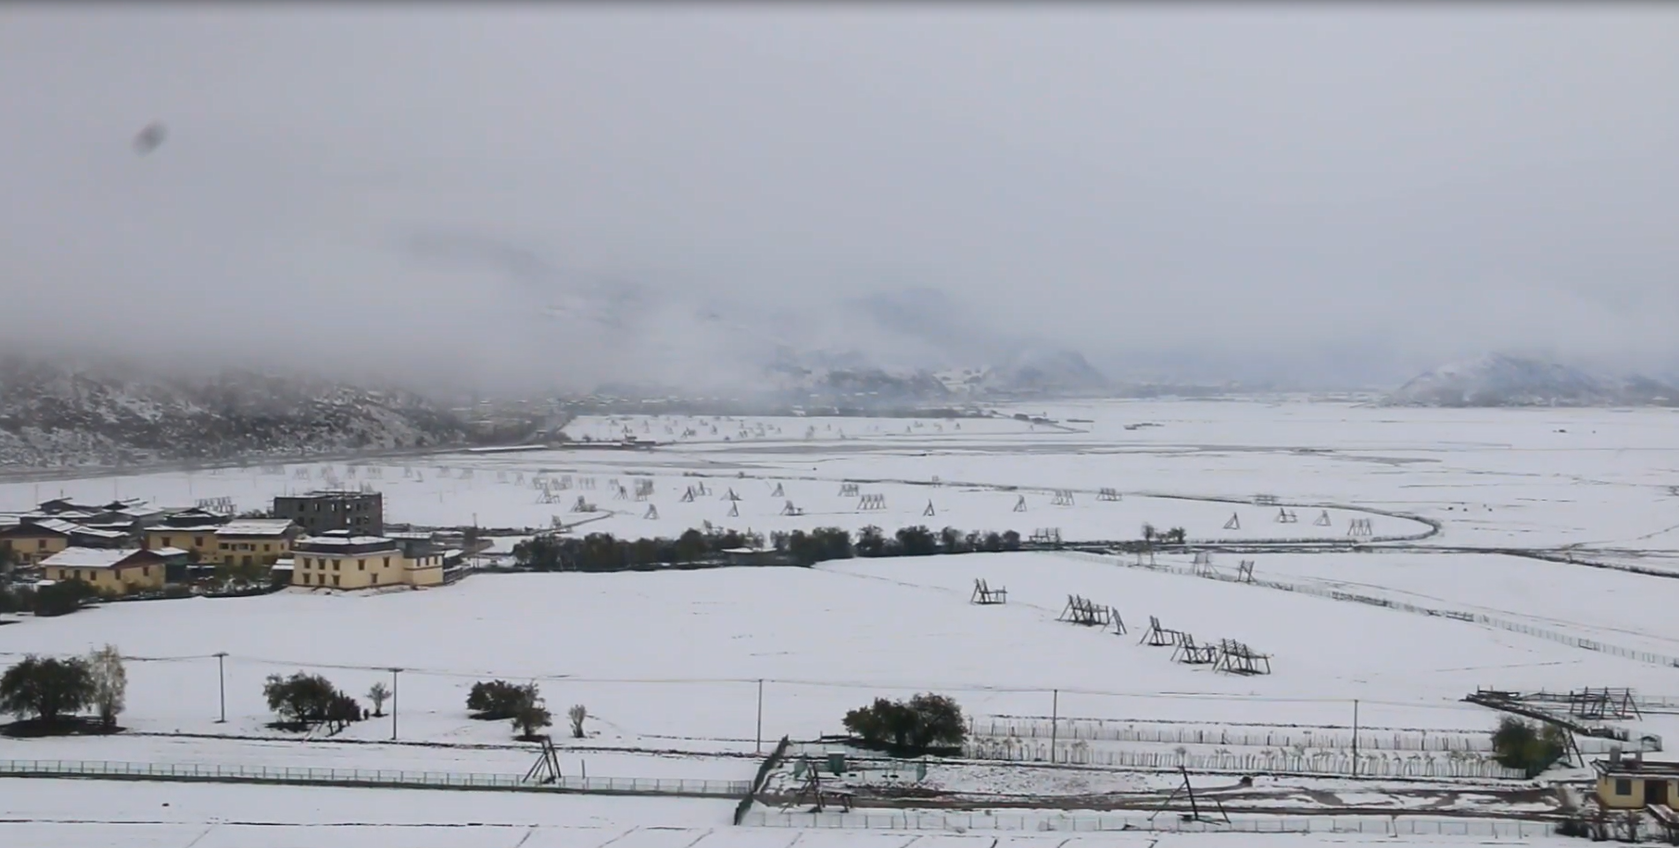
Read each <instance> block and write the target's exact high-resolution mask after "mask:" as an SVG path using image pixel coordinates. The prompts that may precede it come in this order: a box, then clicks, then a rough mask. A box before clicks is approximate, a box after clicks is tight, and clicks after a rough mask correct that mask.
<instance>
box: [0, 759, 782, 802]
mask: <svg viewBox="0 0 1679 848" xmlns="http://www.w3.org/2000/svg"><path fill="white" fill-rule="evenodd" d="M0 776H9V777H109V778H117V779H132V780H179V781H208V782H225V783H305V784H323V783H330V784H342V785H345V786H356V785H362V786H406V787H416V788H432V789H509V790H512V789H521V790H532V791H543V790H547V791H558V792H623V793H638V794H649V795H654V794H658V795H705V796H717V797H726V798H738V797H740V796H742V795H745V794H746V793H747V792H748V791H750V790H751V788H752V783H751V781H746V780H686V779H672V778H645V777H563V778H561V779H560V780H559V782H557V783H532V782H528V781H526V780H524V779H523V777H522V776H521V775H513V774H481V773H471V772H444V771H396V770H385V769H378V770H375V769H326V768H269V767H266V766H224V765H195V764H191V763H125V762H112V761H108V760H0Z"/></svg>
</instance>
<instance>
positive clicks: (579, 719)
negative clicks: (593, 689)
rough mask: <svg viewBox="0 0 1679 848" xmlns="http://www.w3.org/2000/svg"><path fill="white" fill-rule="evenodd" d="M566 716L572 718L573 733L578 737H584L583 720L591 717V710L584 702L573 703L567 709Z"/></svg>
mask: <svg viewBox="0 0 1679 848" xmlns="http://www.w3.org/2000/svg"><path fill="white" fill-rule="evenodd" d="M566 718H569V719H571V735H572V736H573V737H575V738H577V739H582V738H583V722H584V721H585V720H587V719H588V718H589V710H588V708H587V707H585V706H583V705H582V704H572V705H571V709H569V710H567V711H566Z"/></svg>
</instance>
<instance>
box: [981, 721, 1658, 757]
mask: <svg viewBox="0 0 1679 848" xmlns="http://www.w3.org/2000/svg"><path fill="white" fill-rule="evenodd" d="M1051 722H1052V719H1050V718H1038V717H1004V716H997V717H983V718H982V717H978V716H976V717H974V718H971V719H969V720H968V736H969V737H970V738H972V739H974V740H976V741H978V740H981V739H992V738H998V739H1007V738H1016V739H1051V738H1053V739H1058V740H1060V741H1062V742H1077V741H1085V742H1156V743H1162V744H1171V745H1217V746H1220V747H1226V748H1294V747H1297V746H1298V747H1302V748H1331V749H1343V748H1345V749H1350V748H1352V746H1353V744H1352V743H1353V739H1352V736H1353V735H1352V732H1351V731H1350V730H1348V729H1346V728H1334V727H1324V728H1310V729H1307V728H1280V727H1279V728H1270V727H1246V726H1236V727H1219V726H1217V725H1208V724H1171V723H1168V722H1149V723H1147V724H1137V723H1135V722H1127V721H1123V720H1119V719H1102V718H1062V719H1054V720H1053V722H1054V727H1053V732H1052V728H1051ZM1579 743H1580V749H1581V752H1582V753H1587V754H1606V753H1608V752H1609V749H1610V748H1612V747H1617V746H1624V744H1625V743H1622V742H1619V741H1617V740H1614V739H1600V738H1597V737H1591V736H1583V737H1580V739H1579ZM1358 747H1359V750H1362V751H1416V752H1459V753H1491V752H1492V734H1491V733H1490V732H1488V733H1461V732H1454V731H1441V732H1439V733H1430V732H1428V731H1425V730H1387V731H1379V732H1369V733H1359V734H1358Z"/></svg>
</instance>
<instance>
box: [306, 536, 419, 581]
mask: <svg viewBox="0 0 1679 848" xmlns="http://www.w3.org/2000/svg"><path fill="white" fill-rule="evenodd" d="M442 582H443V552H442V551H441V550H439V549H437V548H436V547H435V546H431V545H427V544H423V543H413V542H405V541H398V540H396V539H388V538H386V537H384V536H353V535H350V533H349V531H344V530H338V531H332V532H328V533H323V534H321V535H319V536H305V537H303V538H301V539H298V540H297V541H296V543H294V544H293V545H292V585H293V586H307V587H310V588H323V587H324V588H328V589H374V588H378V587H381V586H436V585H440V584H441V583H442Z"/></svg>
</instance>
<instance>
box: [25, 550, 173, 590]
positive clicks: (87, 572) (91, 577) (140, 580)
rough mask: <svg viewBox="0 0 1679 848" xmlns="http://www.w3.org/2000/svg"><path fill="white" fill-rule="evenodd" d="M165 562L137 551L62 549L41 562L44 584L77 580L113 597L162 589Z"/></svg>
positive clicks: (149, 553)
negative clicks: (48, 581)
mask: <svg viewBox="0 0 1679 848" xmlns="http://www.w3.org/2000/svg"><path fill="white" fill-rule="evenodd" d="M166 564H167V558H166V557H165V556H164V555H162V554H159V553H158V552H156V551H147V550H140V549H137V548H65V549H64V550H62V551H59V552H58V553H55V554H53V555H52V556H49V557H47V558H46V559H44V560H42V561H41V570H42V571H44V572H46V577H47V579H48V580H80V581H82V582H83V583H86V584H88V585H89V586H92V587H93V588H95V589H97V590H99V591H101V592H106V593H110V594H114V595H126V594H128V593H129V592H136V591H146V590H149V589H162V588H163V581H164V566H165V565H166Z"/></svg>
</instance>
